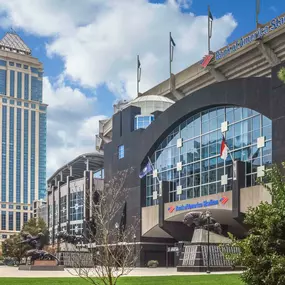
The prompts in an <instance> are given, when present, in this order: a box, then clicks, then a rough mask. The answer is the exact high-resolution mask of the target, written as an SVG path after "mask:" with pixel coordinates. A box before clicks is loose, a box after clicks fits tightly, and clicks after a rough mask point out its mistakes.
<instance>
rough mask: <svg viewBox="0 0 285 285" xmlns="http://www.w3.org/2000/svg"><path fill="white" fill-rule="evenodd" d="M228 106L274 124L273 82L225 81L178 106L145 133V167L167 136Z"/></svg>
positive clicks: (258, 79)
mask: <svg viewBox="0 0 285 285" xmlns="http://www.w3.org/2000/svg"><path fill="white" fill-rule="evenodd" d="M225 105H232V106H239V107H245V108H248V109H252V110H255V111H256V112H258V113H260V114H262V115H265V116H266V117H268V118H269V119H271V120H272V119H273V118H274V116H273V115H272V113H273V112H274V110H272V108H271V79H270V78H263V77H253V78H239V79H234V80H228V81H222V82H218V83H215V84H213V85H210V86H207V87H205V88H203V89H200V90H198V91H196V92H194V93H193V94H191V95H189V96H186V97H184V98H183V99H181V100H180V101H178V102H176V103H175V104H174V105H172V106H171V107H169V108H168V109H167V110H166V111H164V112H163V113H162V114H161V115H160V116H159V117H158V118H157V119H156V120H155V121H154V122H153V123H152V124H151V125H150V126H149V127H148V128H147V129H146V130H145V131H144V134H143V136H142V143H141V146H142V149H141V151H140V153H141V154H142V155H143V157H141V161H142V162H143V163H145V162H146V160H147V157H148V156H150V155H151V154H152V152H153V151H154V150H155V148H156V147H157V145H158V144H159V143H160V142H161V141H162V140H163V138H164V137H165V136H166V134H167V133H169V132H170V130H172V129H173V128H175V127H176V126H177V125H179V124H180V123H181V122H182V121H184V120H185V119H186V118H187V117H189V116H192V115H194V114H195V113H197V112H200V111H203V110H205V109H208V108H210V107H215V106H225Z"/></svg>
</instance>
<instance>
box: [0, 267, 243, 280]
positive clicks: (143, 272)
mask: <svg viewBox="0 0 285 285" xmlns="http://www.w3.org/2000/svg"><path fill="white" fill-rule="evenodd" d="M239 273H240V272H213V273H211V274H239ZM72 274H75V272H74V270H72V269H67V270H65V271H22V270H21V271H20V270H18V268H17V267H10V266H0V278H1V277H14V278H15V277H30V278H31V277H35V278H36V277H37V278H40V277H55V278H56V277H76V276H75V275H72ZM205 274H207V273H200V272H177V271H176V268H135V269H134V270H133V271H132V272H130V274H129V275H128V276H173V275H205Z"/></svg>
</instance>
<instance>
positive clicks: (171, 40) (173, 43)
mask: <svg viewBox="0 0 285 285" xmlns="http://www.w3.org/2000/svg"><path fill="white" fill-rule="evenodd" d="M170 42H171V43H172V45H173V46H176V45H175V42H174V40H173V38H172V36H171V35H170Z"/></svg>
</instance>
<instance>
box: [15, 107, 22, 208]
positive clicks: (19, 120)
mask: <svg viewBox="0 0 285 285" xmlns="http://www.w3.org/2000/svg"><path fill="white" fill-rule="evenodd" d="M18 103H19V102H18ZM16 140H17V143H16V147H17V149H16V157H17V159H16V202H17V203H20V202H21V172H22V171H21V162H22V155H21V154H22V153H21V148H22V110H21V109H19V108H17V126H16ZM17 207H18V206H17ZM19 207H20V206H19ZM20 209H21V207H20Z"/></svg>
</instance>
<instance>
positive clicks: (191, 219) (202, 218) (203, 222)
mask: <svg viewBox="0 0 285 285" xmlns="http://www.w3.org/2000/svg"><path fill="white" fill-rule="evenodd" d="M208 219H209V221H208ZM183 223H184V224H185V225H187V226H188V227H191V226H192V225H193V224H194V225H195V228H198V229H201V228H202V229H205V230H208V227H209V231H212V232H215V233H217V234H219V235H220V234H222V227H221V225H220V224H219V223H217V221H216V220H215V219H214V218H213V217H211V216H209V217H207V215H206V213H204V212H189V213H187V214H186V215H185V216H184V220H183Z"/></svg>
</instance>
